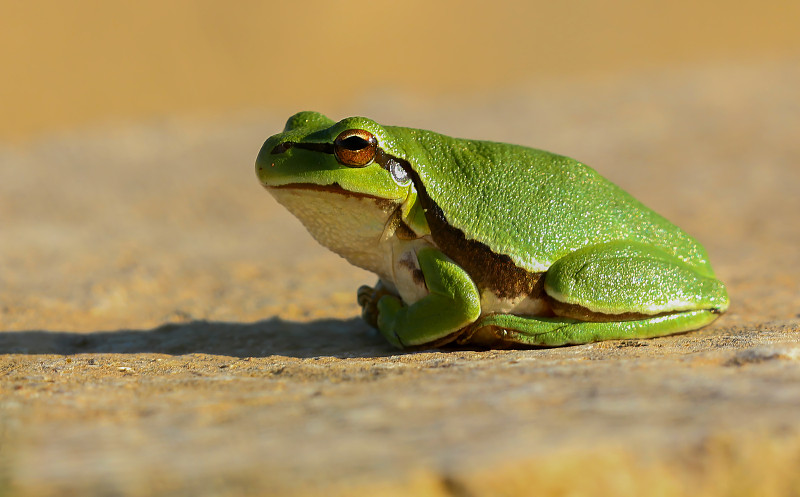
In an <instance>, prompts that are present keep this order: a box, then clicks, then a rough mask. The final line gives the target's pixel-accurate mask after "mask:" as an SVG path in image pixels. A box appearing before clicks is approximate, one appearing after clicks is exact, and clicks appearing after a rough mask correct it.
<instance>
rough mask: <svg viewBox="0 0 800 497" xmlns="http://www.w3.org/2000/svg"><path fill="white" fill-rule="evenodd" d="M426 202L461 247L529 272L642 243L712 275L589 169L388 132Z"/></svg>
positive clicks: (661, 225)
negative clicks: (456, 233) (596, 248)
mask: <svg viewBox="0 0 800 497" xmlns="http://www.w3.org/2000/svg"><path fill="white" fill-rule="evenodd" d="M393 132H394V133H395V135H396V136H400V137H401V139H402V141H403V147H404V148H406V149H408V148H411V149H412V150H406V152H407V153H408V154H409V156H410V157H415V158H417V159H416V160H415V161H409V162H410V164H411V167H412V168H413V169H414V170H415V171H416V173H417V174H418V176H419V177H420V179H421V181H422V183H423V184H424V186H425V194H426V195H428V196H429V197H430V199H431V200H432V201H433V202H435V203H436V205H437V206H438V207H439V208H440V209H441V210H442V213H443V214H444V217H445V218H446V220H447V222H448V224H449V225H450V226H452V227H455V228H457V229H459V230H461V231H462V232H463V233H464V236H465V237H466V238H467V239H468V240H476V241H478V242H481V243H483V244H485V245H487V246H488V247H489V248H490V249H491V250H492V251H493V252H495V253H497V254H505V255H507V256H509V257H510V258H511V259H512V260H513V261H514V263H515V264H516V265H517V266H519V267H521V268H524V269H526V270H528V271H530V272H539V271H545V270H546V269H547V268H549V267H550V265H552V263H553V262H555V261H556V260H558V259H559V258H561V257H563V256H564V255H566V254H568V253H570V252H573V251H575V250H578V249H580V248H582V247H585V246H587V245H593V244H599V243H604V242H609V241H614V240H631V241H637V242H642V243H646V244H649V245H653V246H656V247H659V248H661V249H662V250H664V251H666V252H668V253H671V254H674V255H675V256H677V257H679V258H680V259H682V260H684V261H685V262H687V263H689V264H691V265H692V266H694V267H696V268H697V269H698V270H700V271H701V272H703V273H707V274H709V275H711V274H713V273H712V271H711V268H710V265H709V264H708V256H707V254H706V252H705V250H704V249H703V247H702V246H701V245H700V244H699V243H698V242H697V241H696V240H694V239H693V238H692V237H691V236H689V235H688V234H687V233H685V232H684V231H682V230H681V229H680V228H678V227H677V226H675V225H673V224H672V223H670V222H669V221H667V220H666V219H664V218H663V217H662V216H660V215H658V214H657V213H655V212H653V211H652V210H650V209H648V208H647V207H645V206H644V205H642V203H641V202H639V201H638V200H636V199H635V198H633V197H632V196H631V195H630V194H628V193H627V192H625V191H624V190H622V189H621V188H619V187H618V186H616V185H614V184H613V183H611V182H610V181H608V180H607V179H605V178H603V177H602V176H601V175H600V174H598V173H597V172H596V171H594V170H593V169H591V168H590V167H588V166H586V165H584V164H582V163H580V162H578V161H576V160H574V159H570V158H569V157H564V156H561V155H556V154H552V153H549V152H545V151H542V150H536V149H531V148H528V147H523V146H519V145H510V144H504V143H495V142H486V141H473V140H461V139H456V138H450V137H446V136H443V135H439V134H437V133H433V132H429V131H422V130H412V129H408V128H394V129H393Z"/></svg>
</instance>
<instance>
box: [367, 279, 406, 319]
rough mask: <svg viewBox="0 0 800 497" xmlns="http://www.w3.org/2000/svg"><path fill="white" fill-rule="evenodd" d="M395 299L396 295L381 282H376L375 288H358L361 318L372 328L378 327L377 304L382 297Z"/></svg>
mask: <svg viewBox="0 0 800 497" xmlns="http://www.w3.org/2000/svg"><path fill="white" fill-rule="evenodd" d="M386 295H389V296H393V297H397V294H396V293H395V292H393V291H392V290H390V289H389V288H387V286H386V285H385V284H384V283H383V281H381V280H378V283H376V284H375V288H373V287H371V286H369V285H362V286H360V287H359V288H358V293H357V299H358V305H360V306H361V317H362V318H363V319H364V321H366V322H367V324H369V325H370V326H372V327H373V328H377V327H378V302H379V301H380V300H381V298H383V297H384V296H386Z"/></svg>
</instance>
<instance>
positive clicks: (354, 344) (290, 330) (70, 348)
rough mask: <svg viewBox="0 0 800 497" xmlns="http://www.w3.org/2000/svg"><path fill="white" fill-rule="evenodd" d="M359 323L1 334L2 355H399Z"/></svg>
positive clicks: (205, 324)
mask: <svg viewBox="0 0 800 497" xmlns="http://www.w3.org/2000/svg"><path fill="white" fill-rule="evenodd" d="M398 352H399V351H397V350H396V349H393V348H392V347H391V346H390V345H389V344H388V343H387V342H386V341H385V340H384V339H383V338H382V337H381V336H380V335H379V334H378V332H377V331H375V330H373V329H371V328H370V327H369V326H367V325H366V324H365V323H364V322H363V321H362V320H361V319H357V318H353V319H348V320H336V319H323V320H317V321H310V322H305V323H301V322H294V321H285V320H282V319H279V318H271V319H267V320H264V321H257V322H254V323H228V322H218V321H192V322H188V323H179V324H176V323H168V324H164V325H162V326H159V327H157V328H153V329H149V330H131V329H121V330H114V331H96V332H88V333H76V332H60V331H46V330H29V331H6V332H0V354H60V355H74V354H87V353H88V354H98V353H109V354H136V353H153V354H170V355H184V354H194V353H202V354H213V355H221V356H231V357H240V358H243V357H266V356H272V355H280V356H287V357H297V358H309V357H319V356H330V357H338V358H350V357H384V356H390V355H394V354H397V353H398Z"/></svg>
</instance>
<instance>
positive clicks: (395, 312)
mask: <svg viewBox="0 0 800 497" xmlns="http://www.w3.org/2000/svg"><path fill="white" fill-rule="evenodd" d="M416 255H417V261H418V263H419V269H420V270H421V271H422V276H423V278H424V281H425V286H426V287H427V289H428V294H427V295H425V296H424V297H422V298H421V299H419V300H417V301H416V302H414V303H413V304H411V305H404V304H403V302H401V301H400V299H398V298H396V297H393V296H390V295H385V296H383V297H381V299H380V300H379V301H378V329H379V330H380V332H381V334H383V336H384V337H386V339H387V340H388V341H389V342H390V343H391V344H392V345H394V346H396V347H400V348H402V347H411V346H416V345H424V344H427V343H433V342H437V341H440V340H442V339H443V338H446V337H448V336H449V335H452V334H453V333H455V332H457V331H459V330H460V329H462V328H464V327H465V326H467V325H469V324H470V323H472V322H474V321H475V320H476V319H477V318H478V316H479V315H480V313H481V307H480V294H479V293H478V288H477V287H476V286H475V283H474V282H473V281H472V279H471V278H470V277H469V275H468V274H467V273H466V271H464V270H463V269H462V268H461V267H460V266H458V265H457V264H456V263H455V262H453V261H452V260H451V259H450V258H448V257H447V256H445V255H444V254H443V253H442V252H440V251H439V250H437V249H435V248H432V247H424V248H421V249H419V250H418V251H417V254H416Z"/></svg>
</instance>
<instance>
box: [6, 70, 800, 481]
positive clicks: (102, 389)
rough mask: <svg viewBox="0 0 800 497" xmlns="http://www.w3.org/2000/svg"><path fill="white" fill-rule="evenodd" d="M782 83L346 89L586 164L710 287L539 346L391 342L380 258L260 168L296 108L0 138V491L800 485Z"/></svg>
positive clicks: (787, 132) (790, 126)
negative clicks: (695, 308)
mask: <svg viewBox="0 0 800 497" xmlns="http://www.w3.org/2000/svg"><path fill="white" fill-rule="evenodd" d="M797 88H800V64H798V61H796V60H793V61H784V62H770V63H766V62H765V63H754V64H752V65H742V66H718V67H705V68H699V67H698V68H686V69H682V70H674V71H669V72H659V73H652V74H641V75H631V76H628V77H618V78H614V79H609V80H607V81H604V82H600V83H598V82H592V83H591V84H590V83H582V82H574V81H572V82H566V81H557V82H554V84H553V85H552V86H550V87H537V88H533V89H516V90H509V91H508V92H506V93H505V94H504V95H502V96H498V97H496V98H492V99H488V98H487V99H485V100H483V101H481V102H478V103H476V102H473V103H469V104H465V103H464V102H463V101H456V100H452V101H448V100H445V101H439V102H436V104H435V105H434V104H432V103H431V102H421V101H416V100H414V99H412V98H398V97H395V98H388V97H381V96H376V97H375V98H374V99H372V100H370V101H365V102H362V103H361V104H360V105H359V106H357V107H358V108H357V112H358V113H362V114H367V115H370V116H372V117H375V118H376V119H378V120H381V121H384V122H387V123H395V124H405V125H414V126H419V127H428V128H433V129H437V130H439V131H442V132H446V133H448V134H453V135H460V136H468V137H474V138H487V139H497V140H504V141H511V142H518V143H524V144H528V145H531V146H536V147H539V148H545V149H549V150H553V151H557V152H560V153H564V154H567V155H570V156H573V157H576V158H579V159H581V160H583V161H585V162H587V163H589V164H590V165H592V166H593V167H595V168H596V169H598V170H600V171H601V172H602V173H603V174H604V175H606V176H607V177H609V178H611V179H612V180H614V181H615V182H617V183H619V184H620V185H622V186H623V187H624V188H626V189H627V190H629V191H630V192H632V193H633V194H634V195H635V196H637V197H638V198H640V199H641V200H643V201H644V202H645V203H646V204H647V205H649V206H651V207H653V208H655V209H656V210H657V211H659V212H661V213H662V214H664V215H666V216H667V217H668V218H670V219H671V220H673V221H674V222H676V224H679V225H680V226H682V227H684V228H685V229H686V230H687V231H689V232H690V233H692V234H694V235H695V236H696V237H697V238H699V239H700V240H701V241H702V242H703V243H704V244H705V245H706V247H707V249H708V250H709V252H710V254H711V257H712V262H713V263H714V266H715V268H716V271H717V273H718V275H719V276H720V277H721V279H723V280H724V281H726V282H727V283H728V285H729V290H730V293H731V297H732V301H733V304H732V307H731V310H730V311H729V313H727V314H726V315H724V316H723V317H722V319H720V320H718V321H717V322H716V323H714V324H713V325H712V326H710V327H708V328H706V329H704V330H701V331H699V332H694V333H688V334H683V335H678V336H673V337H667V338H661V339H654V340H623V341H612V342H604V343H598V344H589V345H582V346H575V347H564V348H556V349H538V350H510V351H480V350H431V351H423V352H414V353H400V352H398V351H396V350H393V349H391V348H390V347H389V346H388V345H386V344H385V343H384V342H383V340H382V339H381V338H380V337H379V336H378V335H377V334H376V333H375V332H374V331H372V330H370V329H369V328H368V327H366V326H365V325H364V324H363V323H362V322H361V321H360V320H359V319H358V317H357V316H358V308H357V306H356V305H355V289H356V288H357V286H358V285H359V284H362V283H371V282H372V281H373V279H374V278H373V276H372V275H370V274H368V273H365V272H363V271H361V270H358V269H355V268H352V267H350V266H349V265H348V264H347V263H345V262H344V261H343V260H341V259H339V258H338V257H337V256H336V255H334V254H330V253H327V252H326V251H325V250H324V249H322V248H320V247H318V246H316V244H315V243H314V242H313V240H312V239H311V238H310V237H309V236H308V235H307V234H306V233H305V231H304V230H303V229H302V227H301V226H300V225H299V223H297V222H296V221H295V220H294V219H293V218H291V217H290V215H289V214H287V213H286V212H284V211H283V210H282V209H281V208H280V207H279V206H277V205H276V204H275V203H274V201H272V199H271V198H270V197H269V195H268V194H266V193H265V192H263V191H262V190H261V189H260V187H259V186H258V184H257V181H256V180H255V178H254V174H253V170H252V163H253V160H254V157H255V154H256V153H257V151H258V148H259V146H260V144H261V142H262V141H263V139H264V138H265V137H266V136H267V135H269V134H270V133H272V132H274V131H275V130H277V129H279V128H280V127H281V126H282V121H283V119H284V118H285V117H286V116H272V117H270V116H266V117H265V116H258V117H253V116H239V117H234V118H231V119H228V120H224V121H208V122H198V121H188V120H186V121H182V120H178V119H175V120H165V121H160V122H150V123H143V124H141V125H137V126H116V127H109V128H108V129H95V130H84V131H83V132H81V133H75V134H69V135H62V136H52V137H49V138H47V139H42V140H40V141H38V142H36V143H32V144H29V145H27V146H25V147H23V148H10V147H7V148H5V149H0V163H2V168H0V329H2V332H0V495H4V494H13V495H25V496H48V495H54V496H55V495H145V494H170V495H242V494H250V495H319V494H322V493H325V494H328V495H358V494H369V495H430V496H440V495H455V496H463V495H526V494H528V495H620V496H627V495H631V496H632V495H664V496H668V495H684V494H689V493H691V494H693V495H700V496H705V495H795V496H796V495H800V472H798V471H797V468H798V467H800V292H799V291H798V290H799V289H800V285H799V284H798V281H799V280H800V253H799V251H798V246H800V221H798V213H800V195H798V194H797V192H798V188H800V131H798V130H800V93H798V91H797ZM298 110H299V109H298ZM334 117H342V116H334Z"/></svg>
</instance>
